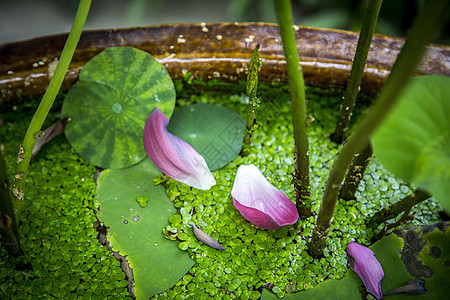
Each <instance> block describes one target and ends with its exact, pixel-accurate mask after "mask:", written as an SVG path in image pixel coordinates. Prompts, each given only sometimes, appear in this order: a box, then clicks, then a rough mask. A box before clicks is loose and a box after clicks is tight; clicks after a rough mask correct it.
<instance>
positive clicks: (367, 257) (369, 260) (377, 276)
mask: <svg viewBox="0 0 450 300" xmlns="http://www.w3.org/2000/svg"><path fill="white" fill-rule="evenodd" d="M347 254H348V256H349V262H350V268H351V269H352V270H353V271H354V272H355V273H356V274H357V275H358V276H359V278H360V279H361V281H362V282H363V283H364V286H365V287H366V290H367V292H369V293H371V294H372V295H374V296H375V298H377V299H382V298H383V293H382V292H381V279H383V277H384V272H383V268H382V267H381V265H380V263H379V262H378V260H377V258H376V257H375V253H374V252H373V251H372V250H370V249H369V248H367V247H365V246H362V245H359V244H357V243H350V244H348V245H347Z"/></svg>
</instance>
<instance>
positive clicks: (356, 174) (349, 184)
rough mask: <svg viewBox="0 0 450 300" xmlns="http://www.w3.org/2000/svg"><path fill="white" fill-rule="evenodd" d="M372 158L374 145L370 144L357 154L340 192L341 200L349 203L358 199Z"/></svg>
mask: <svg viewBox="0 0 450 300" xmlns="http://www.w3.org/2000/svg"><path fill="white" fill-rule="evenodd" d="M371 157H372V145H371V144H370V143H368V144H367V145H365V146H364V147H363V148H362V150H361V151H359V152H358V153H356V154H355V156H354V157H353V160H352V164H351V165H350V168H348V172H347V176H345V180H344V184H343V185H342V187H341V190H340V191H339V198H341V199H344V200H347V201H349V200H354V199H356V196H355V194H356V190H357V189H358V186H359V184H360V183H361V180H362V179H363V176H364V172H365V171H366V168H367V166H368V165H369V163H370V159H371Z"/></svg>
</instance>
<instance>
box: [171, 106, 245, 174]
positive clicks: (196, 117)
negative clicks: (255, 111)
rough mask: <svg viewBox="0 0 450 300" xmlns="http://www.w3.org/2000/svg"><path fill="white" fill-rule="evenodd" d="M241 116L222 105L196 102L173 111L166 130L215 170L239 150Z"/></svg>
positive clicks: (241, 130)
mask: <svg viewBox="0 0 450 300" xmlns="http://www.w3.org/2000/svg"><path fill="white" fill-rule="evenodd" d="M244 129H245V121H244V119H243V118H242V117H241V116H240V115H239V114H237V113H236V112H234V111H232V110H231V109H228V108H225V107H223V106H219V105H215V104H208V103H197V104H194V105H191V106H186V107H183V108H181V109H178V110H175V111H174V113H173V116H172V118H170V123H169V127H168V130H169V132H170V133H172V134H174V135H176V136H178V137H179V138H181V139H183V140H184V141H186V142H187V143H188V144H190V145H191V146H192V147H193V148H194V149H195V150H196V151H197V152H198V153H199V154H200V155H202V156H203V158H204V159H205V161H206V164H207V165H208V167H209V169H210V170H216V169H219V168H221V167H223V166H225V165H226V164H228V163H229V162H230V161H232V160H233V159H234V158H235V157H236V156H237V155H238V154H239V152H240V151H241V147H242V140H243V138H244Z"/></svg>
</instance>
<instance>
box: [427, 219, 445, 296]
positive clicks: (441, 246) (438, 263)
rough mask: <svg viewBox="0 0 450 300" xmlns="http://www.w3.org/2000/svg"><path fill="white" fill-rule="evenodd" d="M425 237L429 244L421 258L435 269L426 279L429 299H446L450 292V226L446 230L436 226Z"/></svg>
mask: <svg viewBox="0 0 450 300" xmlns="http://www.w3.org/2000/svg"><path fill="white" fill-rule="evenodd" d="M425 238H426V240H427V245H426V247H424V249H422V251H421V252H420V260H421V261H422V262H423V263H424V264H425V265H426V266H427V267H429V268H430V269H431V270H432V271H433V275H432V276H431V277H430V278H427V279H425V282H426V283H425V287H426V289H427V290H428V292H427V294H428V299H446V298H447V297H448V295H449V294H450V285H449V284H448V274H449V269H450V266H449V263H450V226H448V225H447V226H446V227H445V228H444V231H440V230H439V229H438V228H436V229H434V230H433V231H432V232H430V233H429V234H427V235H426V237H425Z"/></svg>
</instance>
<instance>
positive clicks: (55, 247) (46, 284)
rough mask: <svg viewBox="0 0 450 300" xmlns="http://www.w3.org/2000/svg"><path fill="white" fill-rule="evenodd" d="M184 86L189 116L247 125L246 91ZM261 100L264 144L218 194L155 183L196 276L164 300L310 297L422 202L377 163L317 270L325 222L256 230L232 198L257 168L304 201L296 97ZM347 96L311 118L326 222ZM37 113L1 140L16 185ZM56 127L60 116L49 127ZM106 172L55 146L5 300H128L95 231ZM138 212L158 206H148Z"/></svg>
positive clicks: (317, 194)
mask: <svg viewBox="0 0 450 300" xmlns="http://www.w3.org/2000/svg"><path fill="white" fill-rule="evenodd" d="M175 86H176V87H177V89H178V91H177V95H178V100H177V103H178V105H180V106H183V105H185V104H187V103H193V102H200V103H206V102H211V101H213V100H212V98H214V101H215V102H218V103H220V104H222V105H224V106H226V107H229V108H231V109H234V110H235V111H237V112H239V113H240V114H241V115H244V112H245V109H246V105H245V104H243V97H242V96H241V91H243V90H244V88H245V84H239V85H237V86H236V91H237V92H236V94H235V95H231V96H230V95H228V96H227V95H221V94H219V95H218V94H217V92H211V93H206V94H203V95H197V94H195V93H194V94H187V92H186V91H183V90H180V88H185V87H186V86H185V85H183V84H182V83H180V82H176V83H175ZM206 87H208V84H206ZM219 87H220V86H219ZM192 91H194V92H196V90H195V89H194V88H192V87H191V90H189V92H192ZM259 91H260V92H261V95H260V98H261V100H262V102H261V105H260V108H259V110H258V111H257V121H258V122H259V126H258V127H257V129H256V131H255V133H254V135H253V140H252V147H251V152H250V154H249V155H248V156H247V157H245V158H242V157H240V156H238V157H236V158H235V159H234V161H232V162H231V163H229V164H228V165H227V166H225V167H224V168H222V169H219V170H216V171H214V172H213V174H214V176H215V178H216V182H217V184H216V185H215V186H213V187H212V188H211V190H209V191H201V190H197V189H191V188H190V187H188V186H186V185H183V184H181V183H178V182H176V181H174V180H172V179H170V178H168V177H166V176H160V177H158V178H156V179H155V183H157V184H158V183H164V184H165V185H166V187H167V190H166V192H167V195H168V196H169V198H170V199H171V201H173V204H174V206H175V207H176V208H177V210H178V211H177V213H175V214H174V215H172V216H171V217H170V218H169V219H168V221H167V226H166V227H165V228H162V229H161V231H162V232H164V234H165V235H166V237H167V238H169V239H178V240H179V241H180V243H179V247H180V249H182V250H184V251H187V252H188V253H189V255H190V256H191V258H192V259H193V260H194V261H195V265H194V267H193V268H192V269H191V270H190V271H189V272H188V273H187V274H186V275H184V276H183V277H182V278H181V279H180V280H179V281H178V282H177V283H176V284H175V286H173V287H172V288H171V289H169V290H167V291H165V292H163V293H161V294H159V295H156V296H154V299H165V298H169V299H185V298H192V299H211V298H214V299H259V298H260V297H261V292H262V290H263V289H268V290H270V291H272V292H273V293H274V294H276V295H277V296H278V297H283V296H284V295H285V294H286V293H291V292H297V291H303V290H309V289H311V288H313V287H314V286H316V285H317V284H318V283H320V282H322V281H324V280H326V279H328V278H331V279H338V278H341V277H342V276H343V275H344V274H345V272H346V271H347V256H346V253H345V247H346V245H347V244H348V243H349V242H351V241H357V242H358V243H361V244H366V245H367V244H369V243H370V239H371V238H372V237H373V236H374V235H375V234H376V233H377V232H378V231H379V230H380V229H381V228H370V227H367V226H366V224H365V219H364V218H366V217H370V216H371V215H372V214H373V213H375V212H376V211H378V210H379V209H381V208H383V207H386V206H389V205H390V204H392V203H395V202H396V201H398V200H399V199H401V198H402V197H404V196H405V195H407V194H409V193H410V192H411V190H412V189H411V187H410V186H409V185H407V184H404V183H403V182H401V181H399V180H397V179H396V178H395V177H392V176H391V175H390V174H389V173H388V172H387V171H385V170H384V168H383V167H382V166H381V165H380V164H379V163H378V162H377V160H376V158H375V159H373V160H372V162H371V164H370V165H369V167H368V169H367V172H366V175H365V176H364V180H363V181H362V184H361V186H360V188H359V189H358V191H357V194H356V196H357V199H358V200H357V201H339V202H338V205H337V208H336V210H337V213H336V214H335V218H334V221H333V224H332V227H331V229H330V234H329V236H328V239H327V245H328V246H327V247H326V249H325V251H324V257H323V258H321V259H313V258H312V257H311V256H309V255H308V253H307V252H306V250H307V240H308V239H309V238H310V237H311V234H312V230H313V229H314V220H315V215H313V216H312V217H310V218H307V219H306V220H303V221H299V222H298V223H297V224H296V225H295V226H291V227H286V228H283V229H280V230H275V231H266V230H261V229H258V228H256V227H255V226H254V225H253V224H251V223H249V222H248V221H247V220H245V219H244V218H243V217H242V216H241V215H240V214H239V212H238V211H237V210H236V209H235V207H234V205H233V201H232V198H231V195H230V192H231V188H232V186H233V181H234V176H235V173H236V170H237V167H239V166H240V165H241V164H251V163H252V164H255V165H256V166H258V167H259V168H260V170H261V171H262V172H263V173H264V174H265V176H267V178H268V180H269V182H270V183H272V184H273V185H274V186H276V187H277V188H279V189H280V190H282V191H283V192H284V193H286V194H287V195H288V196H289V197H290V199H292V200H294V199H295V192H294V190H293V187H292V185H291V180H292V177H291V173H292V172H293V159H292V153H293V139H292V128H291V125H290V124H291V122H290V104H289V94H288V92H287V88H286V87H284V86H281V85H276V86H261V87H259ZM340 96H341V95H339V92H338V95H337V96H336V97H331V96H329V94H322V93H321V91H320V90H319V89H315V88H309V89H308V91H307V97H309V98H308V110H309V113H311V114H312V116H313V117H314V119H315V121H314V122H312V123H311V125H310V127H309V139H310V146H311V150H310V162H311V199H312V210H313V212H314V214H317V212H318V209H319V205H320V200H321V197H322V189H323V187H324V186H325V181H326V179H327V176H328V173H329V170H330V168H331V165H332V163H333V160H334V158H335V157H336V155H337V153H338V150H339V147H336V145H335V144H333V143H331V142H329V138H328V137H329V134H330V133H331V132H332V131H333V130H334V125H335V122H336V117H337V114H338V111H339V104H340V101H341V98H340ZM244 100H245V99H244ZM366 100H367V99H365V98H363V99H361V101H358V102H357V103H358V105H359V106H357V107H356V111H355V114H359V115H362V114H364V106H362V105H361V104H363V103H364V102H366ZM30 103H31V102H30ZM33 105H36V103H34V104H33ZM34 108H35V107H34V106H32V104H29V103H27V104H26V105H24V106H22V108H20V109H22V110H20V109H19V111H16V112H15V114H14V117H11V118H10V119H8V116H7V115H5V117H4V121H5V125H4V126H2V127H1V129H0V133H1V136H2V137H3V139H4V140H3V142H4V143H5V149H6V156H5V157H6V162H7V169H8V173H9V174H13V168H14V163H15V154H14V153H15V151H16V148H17V145H18V143H19V141H20V139H21V138H22V136H23V133H24V132H25V130H26V126H27V124H28V122H27V121H25V122H17V121H15V120H21V121H23V120H28V119H29V118H30V117H31V114H32V113H33V111H34ZM54 120H55V114H53V115H51V117H50V118H49V120H47V121H46V125H49V124H51V122H52V121H54ZM44 126H45V125H44ZM94 172H95V168H94V167H93V166H92V165H90V164H89V163H87V162H85V161H84V160H83V159H81V158H80V157H79V156H78V155H77V154H76V153H75V152H74V151H73V150H72V149H71V148H70V146H69V145H68V143H67V142H66V140H65V139H64V138H63V137H58V138H57V139H55V140H54V141H52V143H50V144H48V145H45V146H44V147H43V149H42V150H41V152H40V153H39V154H38V156H37V157H36V159H35V161H34V162H33V163H32V165H31V169H30V174H29V176H28V182H27V191H26V199H25V201H26V203H25V207H26V209H25V210H24V211H23V213H22V215H21V218H20V220H21V227H20V238H21V241H22V246H23V248H24V251H25V253H26V256H24V257H21V258H17V259H14V258H11V257H9V256H7V255H6V251H5V250H3V249H0V257H2V259H1V260H0V269H1V270H2V272H0V298H4V297H13V298H17V299H36V298H44V297H48V298H52V297H53V298H58V299H62V298H64V299H83V297H84V298H89V299H106V298H108V299H115V298H117V299H119V298H120V299H127V297H128V295H129V293H128V291H127V280H126V278H125V274H124V273H123V272H122V270H121V268H120V264H119V262H118V261H117V260H115V259H114V258H113V256H112V255H111V253H110V252H109V251H108V249H107V248H106V247H103V246H102V245H101V244H100V243H99V242H98V240H97V232H96V231H95V230H94V227H93V223H94V222H96V221H97V220H96V217H95V210H96V209H97V208H98V203H96V202H95V201H94V198H93V194H94V189H95V182H94V180H93V178H92V176H93V174H94ZM136 201H137V202H138V203H139V204H140V205H146V202H147V201H148V199H136ZM438 210H439V207H438V205H437V204H436V202H435V201H434V200H433V199H431V200H429V201H425V202H423V203H421V204H420V205H418V206H417V207H415V208H414V209H413V212H412V213H413V214H414V215H415V219H414V220H413V221H411V222H410V223H409V224H408V225H421V224H426V223H432V222H436V221H438V217H437V211H438ZM394 221H395V220H392V222H394ZM189 222H194V223H195V224H198V225H199V226H201V228H202V230H204V231H205V232H206V233H207V234H209V235H210V236H212V237H213V238H214V239H216V240H217V241H219V242H220V243H221V244H222V245H223V246H224V247H226V248H227V250H225V251H218V250H215V249H212V248H210V247H208V246H206V245H204V244H201V243H199V242H198V241H197V239H196V238H195V236H194V234H193V232H192V228H191V227H190V226H189V225H188V223H189ZM129 299H131V298H129Z"/></svg>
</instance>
